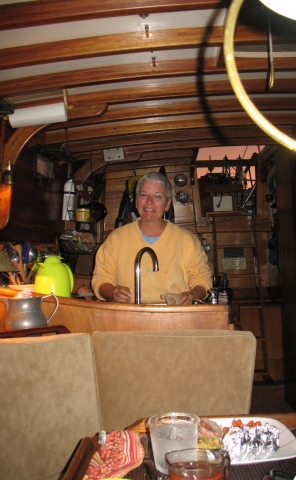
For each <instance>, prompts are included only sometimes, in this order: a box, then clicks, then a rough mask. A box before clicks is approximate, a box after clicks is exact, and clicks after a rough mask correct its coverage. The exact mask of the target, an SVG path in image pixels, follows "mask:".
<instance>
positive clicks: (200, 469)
mask: <svg viewBox="0 0 296 480" xmlns="http://www.w3.org/2000/svg"><path fill="white" fill-rule="evenodd" d="M165 461H166V463H167V466H168V472H169V477H170V480H229V479H230V458H229V454H228V452H226V451H224V450H219V449H213V450H206V449H203V448H190V449H185V450H180V451H175V452H169V453H166V455H165Z"/></svg>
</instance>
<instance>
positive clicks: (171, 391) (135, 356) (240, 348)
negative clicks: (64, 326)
mask: <svg viewBox="0 0 296 480" xmlns="http://www.w3.org/2000/svg"><path fill="white" fill-rule="evenodd" d="M92 342H93V349H94V356H95V363H96V371H97V376H98V385H99V391H100V403H101V412H102V419H103V427H104V429H106V430H111V429H122V428H124V427H126V426H128V425H130V424H132V423H133V422H135V421H136V420H137V419H138V418H141V417H147V416H150V415H154V414H156V413H162V412H166V411H167V412H168V411H186V412H191V413H195V414H197V415H239V414H244V413H245V414H246V413H249V409H250V401H251V393H252V383H253V374H254V364H255V355H256V339H255V337H254V335H253V334H252V333H250V332H239V331H225V330H224V331H222V330H215V331H214V330H211V331H206V330H191V331H170V332H118V333H117V332H94V333H93V334H92Z"/></svg>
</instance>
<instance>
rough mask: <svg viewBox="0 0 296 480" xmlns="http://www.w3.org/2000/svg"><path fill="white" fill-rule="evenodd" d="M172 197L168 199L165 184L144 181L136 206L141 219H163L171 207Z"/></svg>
mask: <svg viewBox="0 0 296 480" xmlns="http://www.w3.org/2000/svg"><path fill="white" fill-rule="evenodd" d="M171 201H172V199H171V198H169V199H167V192H166V188H165V185H163V184H162V183H158V182H152V181H144V182H143V183H142V184H141V186H140V190H139V192H138V194H137V200H136V206H137V210H138V212H139V215H140V217H141V219H142V220H143V221H144V222H145V221H146V222H155V221H158V220H159V221H161V220H162V218H163V214H164V212H165V211H166V210H168V209H169V207H170V204H171Z"/></svg>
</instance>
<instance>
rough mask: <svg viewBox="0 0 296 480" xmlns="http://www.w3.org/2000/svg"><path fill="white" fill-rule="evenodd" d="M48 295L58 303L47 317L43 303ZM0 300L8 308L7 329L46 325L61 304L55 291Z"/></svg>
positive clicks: (5, 324)
mask: <svg viewBox="0 0 296 480" xmlns="http://www.w3.org/2000/svg"><path fill="white" fill-rule="evenodd" d="M48 297H54V299H55V302H56V304H55V307H54V310H53V312H52V313H51V315H50V316H49V317H48V318H46V317H45V315H44V313H43V311H42V308H41V303H42V302H43V300H44V299H45V298H48ZM0 302H2V303H4V305H5V308H6V315H5V320H4V328H5V330H20V329H23V328H36V327H45V326H46V325H48V323H49V322H50V320H51V319H52V317H53V316H54V314H55V313H56V311H57V309H58V306H59V300H58V298H57V297H56V296H55V295H54V294H53V293H51V294H50V295H45V296H43V297H30V298H4V297H0Z"/></svg>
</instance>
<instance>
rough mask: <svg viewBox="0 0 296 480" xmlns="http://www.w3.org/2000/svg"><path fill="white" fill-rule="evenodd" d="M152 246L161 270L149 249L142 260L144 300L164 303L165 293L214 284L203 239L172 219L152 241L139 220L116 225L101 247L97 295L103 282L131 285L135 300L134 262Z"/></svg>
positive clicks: (95, 284)
mask: <svg viewBox="0 0 296 480" xmlns="http://www.w3.org/2000/svg"><path fill="white" fill-rule="evenodd" d="M148 246H149V247H151V248H152V249H153V250H154V252H155V253H156V255H157V258H158V266H159V271H158V272H153V270H152V268H153V267H152V260H151V257H150V255H149V253H144V255H143V256H142V260H141V302H142V303H160V302H163V300H161V299H160V295H161V294H163V293H181V292H184V291H189V290H191V289H192V288H193V287H195V286H197V285H201V286H203V287H204V288H205V289H206V291H207V290H209V288H211V287H212V276H211V271H210V269H209V267H208V260H207V255H206V253H205V252H204V250H203V248H202V246H201V244H200V241H199V240H198V239H197V238H196V237H195V236H194V235H193V234H192V233H190V232H189V231H188V230H185V229H183V228H181V227H179V226H177V225H175V224H173V223H171V222H168V223H167V226H166V228H165V229H164V231H163V232H162V234H161V236H160V237H159V238H158V240H157V241H156V242H154V243H153V244H152V245H150V244H149V243H147V242H146V241H145V240H144V239H143V237H142V234H141V231H140V229H139V225H138V221H135V222H132V223H129V224H128V225H124V226H122V227H119V228H117V229H115V230H114V231H113V232H112V233H110V235H109V236H108V237H107V238H106V240H105V242H104V243H103V245H101V247H100V248H99V249H98V252H97V255H96V264H95V268H94V272H93V278H92V287H93V290H94V293H95V295H96V296H97V297H98V298H100V299H101V300H103V298H102V297H101V296H100V295H99V288H100V286H101V285H102V284H103V283H111V284H112V285H114V286H115V285H122V286H125V287H129V289H130V291H131V293H132V296H133V301H134V298H135V290H134V263H135V257H136V255H137V253H138V252H139V250H141V249H142V248H144V247H148Z"/></svg>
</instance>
